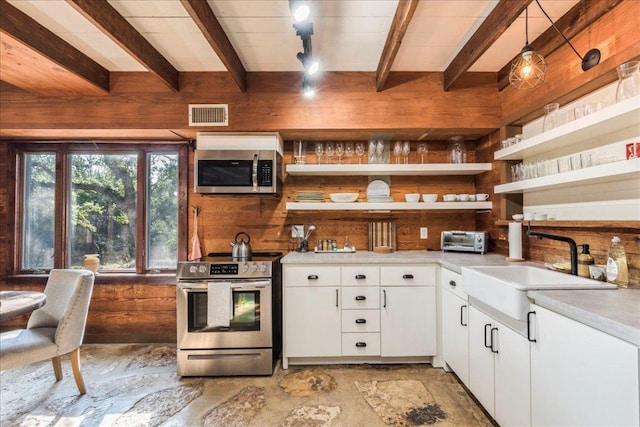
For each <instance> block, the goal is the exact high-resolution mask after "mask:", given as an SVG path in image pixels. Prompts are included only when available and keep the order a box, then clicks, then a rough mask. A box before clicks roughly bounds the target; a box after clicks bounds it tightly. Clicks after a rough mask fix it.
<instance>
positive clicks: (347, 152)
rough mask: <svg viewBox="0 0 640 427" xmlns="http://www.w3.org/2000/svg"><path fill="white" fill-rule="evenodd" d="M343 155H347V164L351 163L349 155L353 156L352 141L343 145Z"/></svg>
mask: <svg viewBox="0 0 640 427" xmlns="http://www.w3.org/2000/svg"><path fill="white" fill-rule="evenodd" d="M344 155H345V156H347V159H349V164H351V156H353V144H352V143H350V142H349V143H347V144H346V145H345V146H344Z"/></svg>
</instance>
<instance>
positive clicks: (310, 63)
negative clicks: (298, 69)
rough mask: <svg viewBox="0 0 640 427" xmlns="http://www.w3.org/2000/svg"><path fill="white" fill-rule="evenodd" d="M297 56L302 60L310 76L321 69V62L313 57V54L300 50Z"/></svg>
mask: <svg viewBox="0 0 640 427" xmlns="http://www.w3.org/2000/svg"><path fill="white" fill-rule="evenodd" d="M296 58H298V60H299V61H300V62H302V66H303V67H304V70H305V72H306V73H307V75H309V76H312V75H314V74H315V73H317V72H318V70H319V69H320V63H319V62H318V61H316V60H315V59H313V57H312V56H311V55H308V54H306V53H302V52H298V54H297V55H296Z"/></svg>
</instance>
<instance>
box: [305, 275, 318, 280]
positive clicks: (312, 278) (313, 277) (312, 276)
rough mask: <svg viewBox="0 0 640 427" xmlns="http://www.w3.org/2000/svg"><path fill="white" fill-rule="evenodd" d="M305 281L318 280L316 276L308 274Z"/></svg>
mask: <svg viewBox="0 0 640 427" xmlns="http://www.w3.org/2000/svg"><path fill="white" fill-rule="evenodd" d="M307 280H318V275H317V274H310V275H308V276H307Z"/></svg>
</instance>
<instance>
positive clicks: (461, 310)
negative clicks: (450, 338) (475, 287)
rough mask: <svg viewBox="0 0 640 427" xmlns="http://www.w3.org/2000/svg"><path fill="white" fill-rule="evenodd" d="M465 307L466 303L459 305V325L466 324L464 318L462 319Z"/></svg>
mask: <svg viewBox="0 0 640 427" xmlns="http://www.w3.org/2000/svg"><path fill="white" fill-rule="evenodd" d="M465 308H467V304H463V305H461V306H460V325H461V326H467V324H466V323H464V320H463V312H464V309H465Z"/></svg>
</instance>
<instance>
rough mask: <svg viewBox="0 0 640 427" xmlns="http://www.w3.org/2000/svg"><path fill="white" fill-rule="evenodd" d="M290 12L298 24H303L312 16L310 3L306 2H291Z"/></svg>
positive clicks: (298, 0) (299, 0) (290, 0)
mask: <svg viewBox="0 0 640 427" xmlns="http://www.w3.org/2000/svg"><path fill="white" fill-rule="evenodd" d="M289 10H290V11H291V15H293V19H295V20H296V22H303V21H304V20H306V19H307V18H308V17H309V15H311V9H310V8H309V2H308V1H306V0H289Z"/></svg>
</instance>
